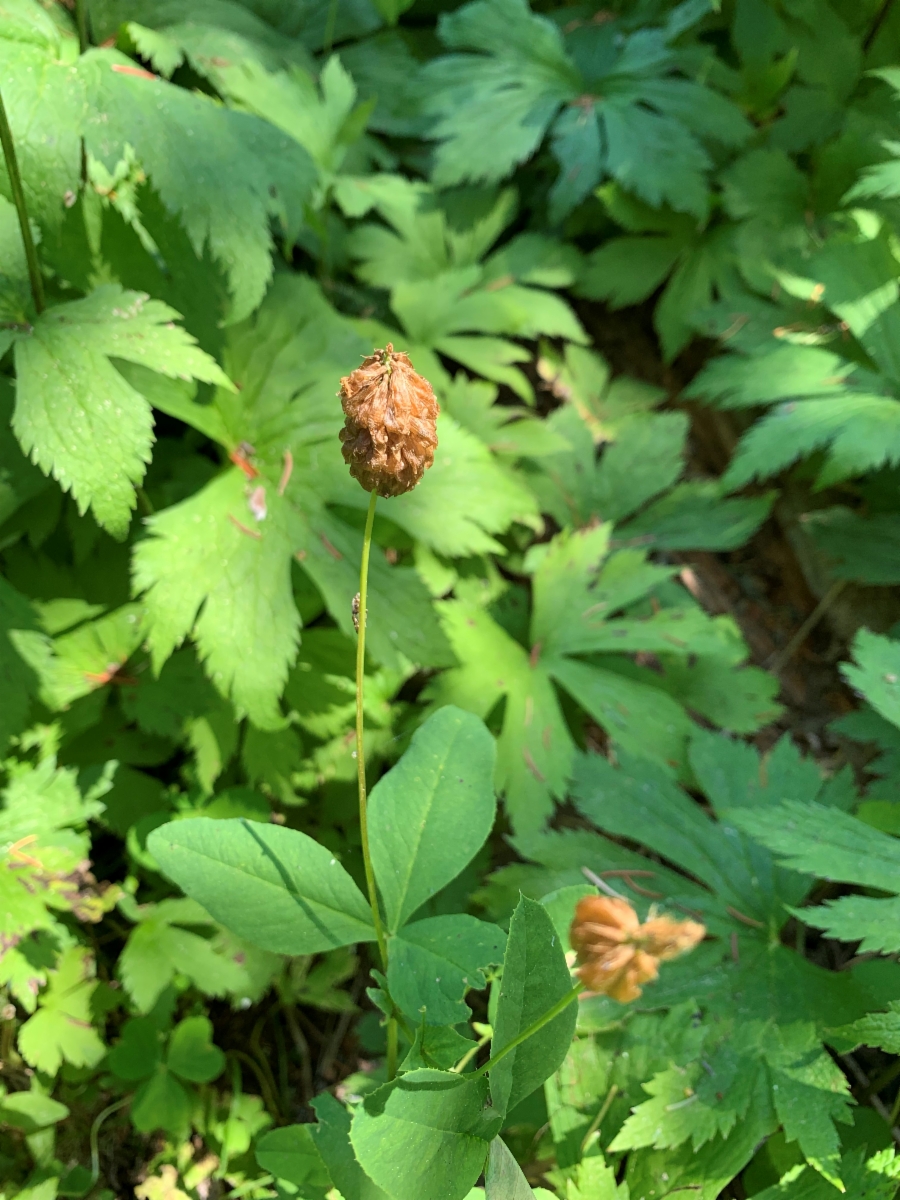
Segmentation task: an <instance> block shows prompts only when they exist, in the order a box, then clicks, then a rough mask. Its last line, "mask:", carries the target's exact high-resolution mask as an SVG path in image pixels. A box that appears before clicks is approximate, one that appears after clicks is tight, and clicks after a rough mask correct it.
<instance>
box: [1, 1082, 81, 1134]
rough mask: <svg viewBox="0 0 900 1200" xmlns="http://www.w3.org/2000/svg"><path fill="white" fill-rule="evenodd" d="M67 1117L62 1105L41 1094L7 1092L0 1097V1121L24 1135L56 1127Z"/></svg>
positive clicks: (34, 1092)
mask: <svg viewBox="0 0 900 1200" xmlns="http://www.w3.org/2000/svg"><path fill="white" fill-rule="evenodd" d="M68 1115H69V1110H68V1109H67V1108H66V1106H65V1105H64V1104H60V1103H59V1101H58V1100H54V1099H52V1097H50V1096H45V1095H44V1094H43V1093H42V1092H38V1091H31V1092H7V1093H6V1095H5V1096H2V1097H0V1121H2V1122H3V1124H4V1125H10V1126H12V1128H13V1129H21V1130H22V1132H23V1133H25V1134H29V1133H37V1131H38V1130H39V1129H46V1128H47V1126H48V1125H56V1124H58V1123H59V1122H60V1121H64V1120H65V1119H66V1117H67V1116H68Z"/></svg>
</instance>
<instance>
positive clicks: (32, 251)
mask: <svg viewBox="0 0 900 1200" xmlns="http://www.w3.org/2000/svg"><path fill="white" fill-rule="evenodd" d="M0 144H2V146H3V158H4V161H5V163H6V173H7V175H9V187H10V191H11V192H12V197H13V204H14V205H15V206H16V215H17V216H18V218H19V228H20V230H21V231H22V244H23V245H24V247H25V261H26V262H27V264H28V280H29V282H30V284H31V295H32V298H33V299H34V307H35V309H36V311H37V313H38V316H40V314H41V313H42V312H43V311H44V308H45V303H44V280H43V276H42V275H41V264H40V261H39V260H38V255H37V247H36V246H35V244H34V238H33V237H32V236H31V225H30V223H29V221H28V208H27V206H26V204H25V190H24V188H23V187H22V176H21V175H20V174H19V161H18V159H17V157H16V146H15V142H14V141H13V136H12V130H11V129H10V127H9V118H8V117H7V115H6V105H5V104H4V103H3V94H2V92H0Z"/></svg>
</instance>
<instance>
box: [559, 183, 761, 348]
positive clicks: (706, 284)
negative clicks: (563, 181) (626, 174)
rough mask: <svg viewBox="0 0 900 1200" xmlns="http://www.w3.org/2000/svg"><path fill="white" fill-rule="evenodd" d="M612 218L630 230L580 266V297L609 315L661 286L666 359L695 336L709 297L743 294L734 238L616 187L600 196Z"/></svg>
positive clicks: (659, 325)
mask: <svg viewBox="0 0 900 1200" xmlns="http://www.w3.org/2000/svg"><path fill="white" fill-rule="evenodd" d="M600 195H601V196H602V198H603V199H604V201H605V204H606V207H607V209H608V211H609V214H610V216H611V217H612V218H613V219H614V220H615V221H617V222H618V223H619V224H620V225H622V226H623V227H624V228H625V229H626V230H628V235H626V236H625V237H621V238H612V239H611V240H610V241H608V242H605V243H604V244H603V245H601V246H599V247H598V248H597V249H596V250H594V251H593V252H592V253H591V254H590V255H589V256H588V258H587V259H586V261H585V264H584V270H583V271H582V273H581V275H580V277H579V280H578V293H579V294H580V295H582V296H586V297H588V298H589V299H592V300H600V299H603V300H609V301H610V302H611V304H612V306H613V307H614V308H621V307H623V306H625V305H629V304H635V303H637V302H639V301H641V300H645V299H646V298H647V297H648V296H650V295H652V293H653V292H655V291H656V290H657V288H658V287H660V285H661V284H663V283H665V288H664V290H663V293H662V295H661V297H660V299H659V302H658V303H657V305H656V308H655V310H654V314H653V323H654V326H655V328H656V331H657V333H658V334H659V337H660V341H661V343H662V347H663V352H664V354H665V356H666V358H667V359H671V358H674V356H675V355H676V354H677V353H678V352H679V351H680V350H682V349H683V348H684V346H685V345H686V344H687V343H688V342H689V341H690V339H691V338H692V337H693V336H694V334H695V328H694V323H693V321H692V316H693V314H694V313H695V312H697V311H700V310H703V309H705V308H707V307H708V306H709V305H710V304H711V303H712V301H713V298H714V297H715V296H720V297H726V296H728V297H730V296H733V295H735V294H739V293H741V292H742V290H743V289H742V285H741V280H740V278H739V277H738V273H737V268H736V265H735V261H734V248H733V245H732V230H731V229H730V228H728V227H727V226H726V227H723V226H721V225H718V226H713V227H711V228H710V227H708V226H707V225H706V223H705V222H703V221H698V220H697V218H696V216H690V215H687V214H685V213H682V212H675V211H672V210H671V209H663V210H662V211H659V210H658V209H657V208H653V207H651V206H650V205H649V204H646V203H643V202H641V201H639V200H637V199H635V198H634V197H632V196H628V195H626V194H625V192H623V191H622V189H621V188H620V187H619V186H618V185H617V184H608V185H606V186H605V187H604V188H602V189H601V190H600Z"/></svg>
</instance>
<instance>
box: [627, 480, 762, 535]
mask: <svg viewBox="0 0 900 1200" xmlns="http://www.w3.org/2000/svg"><path fill="white" fill-rule="evenodd" d="M776 495H777V493H776V492H774V491H773V492H766V493H765V494H764V495H762V496H750V497H744V496H741V497H727V496H725V495H723V489H722V487H721V486H720V485H719V484H718V483H715V482H713V481H711V480H710V481H702V482H691V483H679V484H676V485H675V487H673V488H672V489H671V490H670V491H668V492H666V493H665V495H663V496H660V497H659V499H657V500H654V501H653V502H652V503H651V504H649V505H648V506H647V508H645V509H644V511H643V512H641V513H639V514H638V515H637V516H634V517H631V518H630V519H629V520H626V521H625V523H624V524H621V525H617V526H616V529H615V534H614V538H615V541H617V542H632V541H637V542H640V543H641V544H642V545H648V544H649V545H650V546H652V547H654V548H656V549H659V550H736V549H737V548H738V546H743V545H745V544H746V542H747V541H748V540H749V539H750V537H752V535H753V534H754V533H755V532H756V530H757V529H758V528H759V526H760V525H761V524H762V523H763V521H764V520H765V519H766V517H767V516H768V515H769V513H770V512H771V511H772V505H773V504H774V503H775V498H776Z"/></svg>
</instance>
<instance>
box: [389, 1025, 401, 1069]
mask: <svg viewBox="0 0 900 1200" xmlns="http://www.w3.org/2000/svg"><path fill="white" fill-rule="evenodd" d="M398 1041H399V1038H398V1033H397V1022H396V1020H394V1018H393V1017H392V1018H391V1019H390V1020H389V1021H388V1023H387V1076H388V1079H393V1078H394V1077H395V1076H396V1074H397V1043H398Z"/></svg>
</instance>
